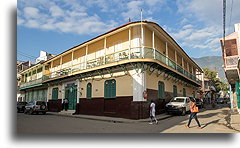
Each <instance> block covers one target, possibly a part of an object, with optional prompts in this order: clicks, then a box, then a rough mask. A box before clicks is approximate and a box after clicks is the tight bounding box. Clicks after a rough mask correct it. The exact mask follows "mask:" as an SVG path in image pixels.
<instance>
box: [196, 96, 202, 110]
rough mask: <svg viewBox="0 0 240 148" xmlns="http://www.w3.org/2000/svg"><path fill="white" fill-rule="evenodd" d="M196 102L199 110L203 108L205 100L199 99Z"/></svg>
mask: <svg viewBox="0 0 240 148" xmlns="http://www.w3.org/2000/svg"><path fill="white" fill-rule="evenodd" d="M195 100H196V106H197V107H199V108H203V100H202V99H199V98H195Z"/></svg>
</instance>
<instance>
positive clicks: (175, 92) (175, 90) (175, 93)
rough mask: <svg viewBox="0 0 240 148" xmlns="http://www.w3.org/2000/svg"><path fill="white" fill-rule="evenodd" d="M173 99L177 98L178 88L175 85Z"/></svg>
mask: <svg viewBox="0 0 240 148" xmlns="http://www.w3.org/2000/svg"><path fill="white" fill-rule="evenodd" d="M173 97H177V86H176V85H173Z"/></svg>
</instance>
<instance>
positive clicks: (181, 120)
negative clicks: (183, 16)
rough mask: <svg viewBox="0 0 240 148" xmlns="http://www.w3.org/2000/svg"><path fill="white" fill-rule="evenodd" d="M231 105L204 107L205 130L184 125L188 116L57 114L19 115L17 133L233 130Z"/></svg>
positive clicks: (217, 131) (201, 119) (202, 131)
mask: <svg viewBox="0 0 240 148" xmlns="http://www.w3.org/2000/svg"><path fill="white" fill-rule="evenodd" d="M227 110H228V108H227V107H226V106H224V105H219V106H218V107H217V108H215V109H211V108H208V109H203V110H201V112H200V113H199V115H198V116H199V121H200V122H201V124H202V126H203V129H197V125H196V122H195V121H194V120H193V121H192V124H191V128H190V129H186V128H185V127H184V125H185V124H186V123H187V121H188V116H189V115H186V116H173V117H171V118H168V119H165V120H161V121H159V123H158V124H157V125H156V124H154V125H150V124H148V122H139V123H113V122H107V121H97V120H89V119H81V118H73V117H64V116H55V115H48V114H47V115H26V114H23V113H18V114H17V133H18V134H58V133H61V134H64V133H234V132H236V131H234V130H232V129H231V128H229V127H228V115H227Z"/></svg>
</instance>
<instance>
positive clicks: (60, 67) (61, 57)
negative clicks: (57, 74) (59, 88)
mask: <svg viewBox="0 0 240 148" xmlns="http://www.w3.org/2000/svg"><path fill="white" fill-rule="evenodd" d="M60 65H61V66H60V69H61V70H62V56H61V57H60Z"/></svg>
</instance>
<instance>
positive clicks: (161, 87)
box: [158, 81, 165, 99]
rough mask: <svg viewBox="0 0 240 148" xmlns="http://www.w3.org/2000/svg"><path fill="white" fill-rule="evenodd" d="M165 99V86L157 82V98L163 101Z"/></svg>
mask: <svg viewBox="0 0 240 148" xmlns="http://www.w3.org/2000/svg"><path fill="white" fill-rule="evenodd" d="M164 97H165V86H164V83H163V82H161V81H159V82H158V98H160V99H163V98H164Z"/></svg>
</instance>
